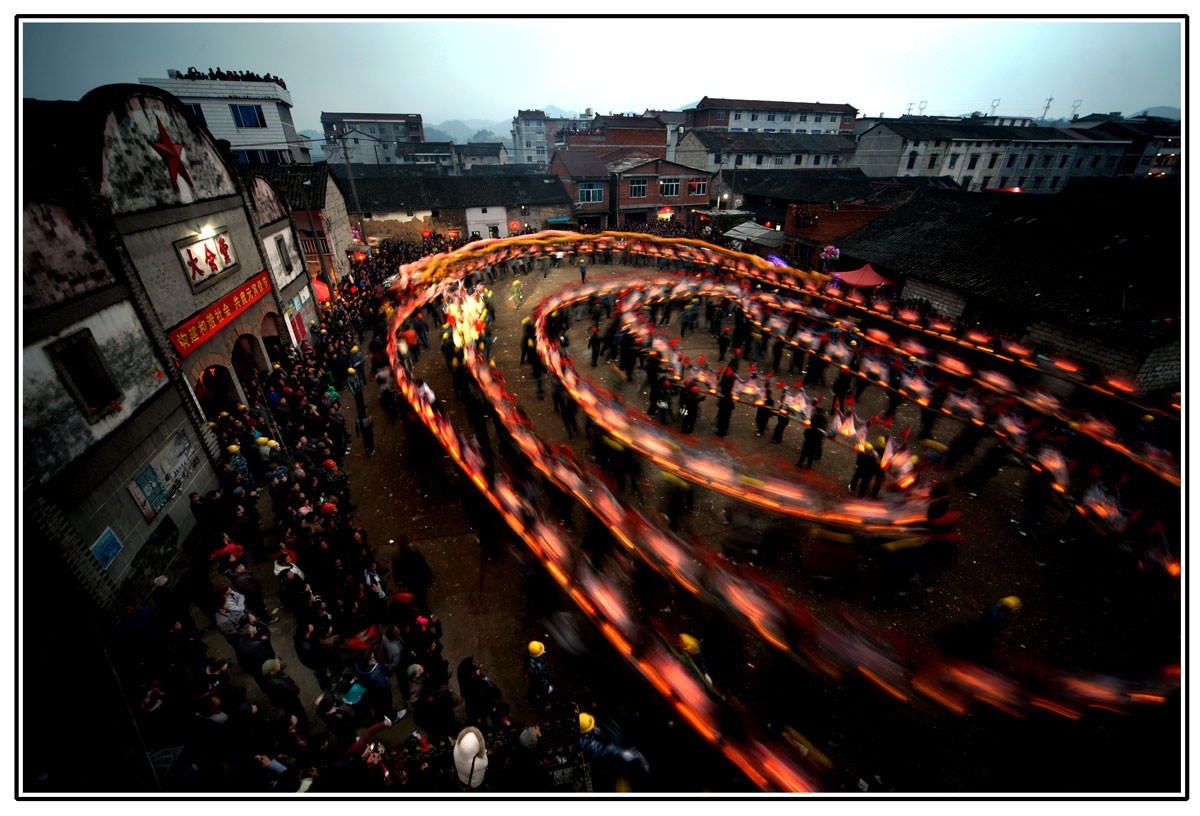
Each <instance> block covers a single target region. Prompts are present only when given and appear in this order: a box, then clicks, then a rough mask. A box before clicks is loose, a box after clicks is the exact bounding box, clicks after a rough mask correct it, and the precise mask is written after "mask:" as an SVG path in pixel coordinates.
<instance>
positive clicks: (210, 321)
mask: <svg viewBox="0 0 1200 816" xmlns="http://www.w3.org/2000/svg"><path fill="white" fill-rule="evenodd" d="M270 289H271V278H270V275H269V274H268V273H267V272H260V273H259V274H257V275H255V276H254V277H253V278H251V279H250V280H248V281H246V282H245V283H243V284H242V285H241V286H239V287H238V288H237V289H234V290H233V291H232V292H230V293H229V294H228V295H226V296H225V297H223V298H221V299H220V300H218V301H217V302H216V303H213V304H212V305H210V306H206V307H205V308H204V309H203V310H202V311H200V312H199V313H198V314H196V315H194V316H192V317H190V318H189V319H187V320H186V321H184V322H183V323H180V324H179V325H178V326H176V327H175V328H173V329H171V330H170V331H169V332H168V334H169V336H170V338H171V342H172V343H174V344H175V349H176V350H177V351H178V352H179V356H180V357H187V356H188V355H189V354H191V353H192V352H193V351H195V350H196V349H197V348H199V347H200V346H201V345H202V344H203V343H204V342H205V341H206V340H208V339H209V338H210V337H212V336H213V335H214V334H216V333H217V332H219V331H220V330H221V329H223V328H225V327H226V326H227V325H229V324H230V323H232V322H233V319H234V318H235V317H237V316H238V315H240V314H241V313H242V312H244V311H246V310H247V309H248V308H250V306H251V305H253V304H254V302H255V301H257V300H258V299H259V298H261V297H262V296H263V295H265V294H266V293H267V292H268V291H270Z"/></svg>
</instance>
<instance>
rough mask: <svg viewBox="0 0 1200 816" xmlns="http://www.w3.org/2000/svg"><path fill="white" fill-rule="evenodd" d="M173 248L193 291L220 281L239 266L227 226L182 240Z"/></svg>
mask: <svg viewBox="0 0 1200 816" xmlns="http://www.w3.org/2000/svg"><path fill="white" fill-rule="evenodd" d="M174 245H175V251H176V252H178V253H179V262H180V263H181V264H182V265H183V271H184V274H186V275H187V279H188V282H189V283H191V285H192V288H193V289H195V288H196V287H198V286H199V285H200V284H204V283H207V282H209V281H211V280H214V279H216V278H219V277H220V276H222V275H224V274H225V273H226V272H229V271H231V270H232V269H233V268H234V267H236V266H237V264H238V260H237V254H236V253H235V252H234V251H233V239H232V238H231V237H230V235H229V230H228V229H227V228H226V227H217V228H216V229H215V230H205V232H203V233H201V234H200V235H196V236H191V237H188V238H182V239H180V240H178V241H176V242H175V244H174Z"/></svg>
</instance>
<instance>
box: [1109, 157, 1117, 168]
mask: <svg viewBox="0 0 1200 816" xmlns="http://www.w3.org/2000/svg"><path fill="white" fill-rule="evenodd" d="M1116 164H1117V157H1116V156H1109V157H1108V166H1109V167H1115V166H1116Z"/></svg>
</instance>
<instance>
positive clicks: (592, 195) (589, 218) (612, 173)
mask: <svg viewBox="0 0 1200 816" xmlns="http://www.w3.org/2000/svg"><path fill="white" fill-rule="evenodd" d="M550 170H551V172H553V173H554V174H555V175H557V176H559V177H560V178H561V179H562V181H563V185H564V187H566V189H567V192H568V194H569V195H570V196H571V200H572V201H573V202H574V206H575V211H576V214H577V216H578V219H579V226H581V227H588V228H592V229H624V228H626V227H632V226H634V225H638V224H646V223H653V222H655V221H670V220H676V221H684V220H686V218H687V215H688V213H689V211H690V210H692V209H695V208H704V207H707V206H708V202H709V185H710V184H711V182H712V174H711V173H706V172H703V171H698V170H696V169H695V168H691V167H685V166H683V165H680V164H676V163H674V162H668V161H666V160H665V159H662V158H659V157H657V156H653V155H651V154H649V153H647V152H645V151H643V150H640V149H636V148H624V149H620V150H614V151H609V152H607V153H597V152H593V151H590V150H560V151H557V152H555V154H554V159H553V160H552V161H551V162H550Z"/></svg>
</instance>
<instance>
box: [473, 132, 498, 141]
mask: <svg viewBox="0 0 1200 816" xmlns="http://www.w3.org/2000/svg"><path fill="white" fill-rule="evenodd" d="M467 141H468V142H498V141H500V137H499V136H497V135H496V134H495V133H492V132H491V131H490V130H477V131H475V135H474V136H472V137H471V138H470V139H468V140H467Z"/></svg>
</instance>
